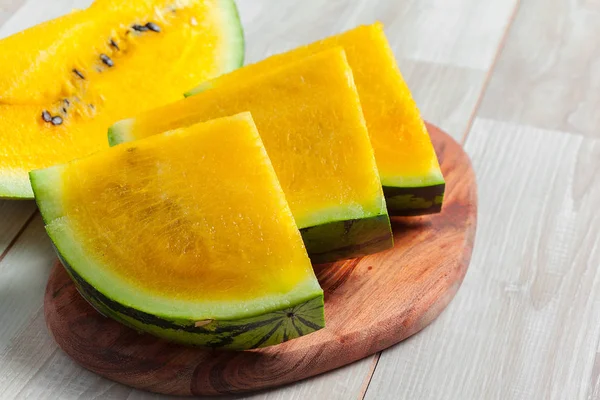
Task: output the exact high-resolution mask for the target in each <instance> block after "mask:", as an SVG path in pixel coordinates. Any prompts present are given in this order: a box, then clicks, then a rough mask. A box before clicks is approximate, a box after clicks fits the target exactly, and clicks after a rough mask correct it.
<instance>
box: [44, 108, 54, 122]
mask: <svg viewBox="0 0 600 400" xmlns="http://www.w3.org/2000/svg"><path fill="white" fill-rule="evenodd" d="M42 119H43V120H44V121H45V122H50V121H52V115H50V113H49V112H48V111H46V110H44V111H42Z"/></svg>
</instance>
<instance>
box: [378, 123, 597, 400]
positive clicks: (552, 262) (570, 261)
mask: <svg viewBox="0 0 600 400" xmlns="http://www.w3.org/2000/svg"><path fill="white" fill-rule="evenodd" d="M466 147H467V150H468V152H469V154H470V155H471V157H472V159H473V163H474V166H475V170H476V173H477V178H478V184H479V224H478V232H477V239H476V246H475V250H474V253H473V259H472V262H471V266H470V269H469V271H468V272H467V276H466V279H465V282H464V284H463V286H462V288H461V289H460V291H459V292H458V295H457V297H456V299H455V301H454V302H452V303H451V304H450V306H449V308H448V310H447V311H446V312H445V313H443V314H442V315H441V317H440V318H439V319H438V320H437V321H436V322H435V323H434V324H433V325H432V326H430V327H429V328H427V329H426V330H425V331H423V332H422V333H420V334H419V335H417V336H416V337H414V338H412V339H410V340H408V341H406V342H405V343H402V344H400V345H398V346H396V347H394V348H392V349H390V350H388V351H385V352H384V353H383V354H382V356H381V358H380V360H379V364H378V366H377V369H376V370H375V374H374V376H373V379H372V380H371V384H370V386H369V389H368V392H367V396H366V398H367V399H369V400H370V399H388V398H389V399H392V398H399V396H402V398H408V399H420V400H427V399H435V400H441V399H449V400H454V399H486V400H487V399H490V400H492V399H499V400H500V399H501V400H512V399H523V400H531V399H540V400H541V399H544V400H546V399H565V400H567V399H568V400H572V399H583V398H585V396H586V395H587V393H588V389H589V386H590V376H592V369H593V363H594V355H595V352H596V347H597V343H598V337H599V335H600V269H599V267H600V215H599V214H598V212H597V207H598V204H600V185H598V184H597V182H598V181H597V180H596V178H595V174H596V171H598V169H600V141H598V140H596V141H592V140H590V139H584V138H583V137H581V136H577V135H569V134H565V133H561V132H556V131H545V130H541V129H536V128H530V127H522V126H515V125H512V124H508V123H503V122H495V121H491V120H484V119H477V120H476V122H475V125H474V126H473V129H472V132H471V134H470V135H469V138H468V140H467V146H466ZM594 183H596V184H594Z"/></svg>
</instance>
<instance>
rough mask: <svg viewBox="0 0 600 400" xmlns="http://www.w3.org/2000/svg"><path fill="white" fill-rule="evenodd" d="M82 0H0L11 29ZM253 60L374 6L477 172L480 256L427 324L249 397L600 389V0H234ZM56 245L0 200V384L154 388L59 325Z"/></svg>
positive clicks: (431, 113)
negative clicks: (50, 322) (53, 283)
mask: <svg viewBox="0 0 600 400" xmlns="http://www.w3.org/2000/svg"><path fill="white" fill-rule="evenodd" d="M88 3H89V0H88V1H85V0H84V1H79V0H12V1H11V0H0V23H2V24H3V25H2V27H1V28H0V35H4V36H5V35H8V34H10V33H13V32H16V31H18V30H20V29H23V28H25V27H27V26H29V25H32V24H34V23H37V22H40V21H42V20H44V19H48V18H52V17H55V16H57V15H59V14H61V13H64V12H66V11H68V10H70V9H72V8H75V7H83V6H86V5H87V4H88ZM238 3H239V6H240V11H241V14H242V19H243V23H244V26H245V30H246V38H247V52H248V53H247V61H249V62H252V61H257V60H259V59H261V58H263V57H264V56H266V55H269V54H272V53H275V52H279V51H282V50H285V49H288V48H291V47H294V46H296V45H299V44H302V43H307V42H310V41H313V40H316V39H318V38H321V37H323V36H326V35H329V34H333V33H336V32H340V31H342V30H345V29H348V28H351V27H353V26H355V25H357V24H359V23H368V22H372V21H374V20H376V19H378V20H381V21H382V22H384V23H385V25H386V30H387V34H388V37H389V40H390V42H391V44H392V46H393V48H394V51H395V53H396V56H397V58H398V62H399V64H400V67H401V69H402V71H403V73H404V75H405V78H406V79H407V81H408V83H409V85H410V87H411V88H412V90H413V92H414V95H415V97H416V100H417V102H418V104H419V106H420V107H421V110H422V112H423V114H424V116H425V117H426V118H427V119H428V120H429V121H431V122H433V123H435V124H438V125H439V126H441V127H442V128H444V129H445V130H446V131H448V132H449V133H451V134H452V135H453V136H454V137H455V138H456V139H457V140H459V141H462V142H463V143H464V146H465V147H466V149H467V151H468V153H469V154H470V156H471V157H472V160H473V164H474V166H475V170H476V173H477V178H478V183H479V202H480V203H479V204H480V208H479V226H478V232H477V239H476V246H475V250H474V254H473V259H472V262H471V267H470V269H469V271H468V273H467V276H466V279H465V281H464V283H463V286H462V288H461V289H460V291H459V293H458V295H457V297H456V299H455V300H454V301H453V302H452V303H451V304H450V306H449V307H448V309H447V310H446V311H445V312H444V313H443V314H442V315H441V317H440V318H438V319H437V320H436V321H435V322H434V323H433V324H432V325H431V326H430V327H428V328H427V329H425V330H424V331H423V332H421V333H420V334H418V335H417V336H415V337H413V338H410V339H409V340H407V341H405V342H403V343H401V344H399V345H397V346H394V347H392V348H390V349H388V350H386V351H383V352H382V353H380V354H377V355H374V356H372V357H369V358H367V359H364V360H362V361H360V362H357V363H355V364H352V365H349V366H347V367H345V368H341V369H339V370H336V371H333V372H330V373H327V374H324V375H322V376H318V377H316V378H313V379H309V380H306V381H303V382H300V383H297V384H295V385H291V386H288V387H283V388H279V389H275V390H270V391H267V392H263V393H259V394H255V395H252V396H249V397H248V398H253V399H288V398H290V399H327V400H330V399H356V398H366V399H368V400H372V399H411V400H413V399H416V400H420V399H432V400H439V399H450V400H462V399H477V400H479V399H485V400H487V399H502V400H505V399H527V400H529V399H544V400H545V399H568V400H571V399H600V355H599V354H598V351H599V350H598V347H599V342H600V271H599V269H600V268H599V267H600V175H598V174H599V173H600V0H522V1H521V2H519V1H518V0H485V1H483V0H303V1H299V0H298V1H293V0H238ZM54 258H55V257H54V252H53V250H52V248H51V245H50V241H49V240H48V239H47V237H46V235H45V233H44V230H43V225H42V221H41V219H40V216H39V214H38V213H37V212H36V208H35V205H34V203H33V202H8V201H4V202H2V201H0V399H12V398H19V399H21V398H31V399H115V400H121V399H129V400H133V399H150V398H159V396H155V395H151V394H148V393H144V392H140V391H137V390H132V389H130V388H128V387H125V386H122V385H120V384H117V383H113V382H110V381H107V380H105V379H103V378H100V377H98V376H96V375H94V374H93V373H91V372H88V371H86V370H84V369H82V368H80V367H78V366H77V365H75V364H74V363H73V362H72V361H71V360H70V359H69V358H68V357H67V356H66V355H65V354H63V353H62V352H61V351H60V350H59V349H58V348H57V346H56V345H55V344H54V342H53V341H52V339H51V338H50V337H49V335H48V333H47V331H46V327H45V324H44V318H43V311H42V298H43V293H44V287H45V284H46V279H47V276H48V273H49V271H50V268H51V265H52V262H53V261H54Z"/></svg>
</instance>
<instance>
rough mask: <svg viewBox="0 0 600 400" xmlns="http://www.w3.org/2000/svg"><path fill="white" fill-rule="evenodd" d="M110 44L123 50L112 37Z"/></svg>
mask: <svg viewBox="0 0 600 400" xmlns="http://www.w3.org/2000/svg"><path fill="white" fill-rule="evenodd" d="M110 45H111V46H112V47H114V48H115V49H117V50H121V49H120V48H119V45H118V44H117V42H115V41H114V39H110Z"/></svg>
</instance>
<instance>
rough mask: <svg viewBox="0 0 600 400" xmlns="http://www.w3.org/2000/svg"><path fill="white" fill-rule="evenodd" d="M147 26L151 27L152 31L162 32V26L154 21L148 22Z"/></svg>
mask: <svg viewBox="0 0 600 400" xmlns="http://www.w3.org/2000/svg"><path fill="white" fill-rule="evenodd" d="M146 28H148V29H150V30H151V31H152V32H160V26H158V25H156V24H155V23H154V22H148V23H147V24H146Z"/></svg>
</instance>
